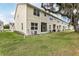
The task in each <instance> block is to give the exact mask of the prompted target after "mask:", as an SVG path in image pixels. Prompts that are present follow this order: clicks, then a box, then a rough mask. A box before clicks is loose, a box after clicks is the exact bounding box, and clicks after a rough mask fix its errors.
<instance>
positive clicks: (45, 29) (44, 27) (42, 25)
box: [41, 22, 47, 32]
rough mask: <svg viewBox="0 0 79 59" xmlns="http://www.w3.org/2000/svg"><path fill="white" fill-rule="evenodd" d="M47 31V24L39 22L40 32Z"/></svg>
mask: <svg viewBox="0 0 79 59" xmlns="http://www.w3.org/2000/svg"><path fill="white" fill-rule="evenodd" d="M46 31H47V23H44V22H41V32H46Z"/></svg>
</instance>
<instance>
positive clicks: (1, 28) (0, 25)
mask: <svg viewBox="0 0 79 59" xmlns="http://www.w3.org/2000/svg"><path fill="white" fill-rule="evenodd" d="M3 30H4V28H3V22H1V21H0V32H2V31H3Z"/></svg>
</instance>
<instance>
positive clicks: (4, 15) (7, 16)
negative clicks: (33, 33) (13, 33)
mask: <svg viewBox="0 0 79 59" xmlns="http://www.w3.org/2000/svg"><path fill="white" fill-rule="evenodd" d="M15 9H16V4H14V3H0V20H1V21H3V22H4V24H7V23H9V22H14V14H15Z"/></svg>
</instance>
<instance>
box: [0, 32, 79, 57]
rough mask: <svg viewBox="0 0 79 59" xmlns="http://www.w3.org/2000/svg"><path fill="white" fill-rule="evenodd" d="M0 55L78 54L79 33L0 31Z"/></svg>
mask: <svg viewBox="0 0 79 59" xmlns="http://www.w3.org/2000/svg"><path fill="white" fill-rule="evenodd" d="M0 55H1V56H28V55H31V56H51V55H52V56H54V55H56V56H60V55H72V56H73V55H79V33H75V32H60V33H48V34H42V35H34V36H26V39H24V38H23V36H22V35H19V34H16V33H11V32H1V33H0Z"/></svg>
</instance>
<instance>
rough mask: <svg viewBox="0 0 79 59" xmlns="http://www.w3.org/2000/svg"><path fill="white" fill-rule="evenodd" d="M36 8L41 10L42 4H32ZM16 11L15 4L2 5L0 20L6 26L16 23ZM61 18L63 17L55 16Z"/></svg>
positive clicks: (0, 7) (0, 4) (0, 5)
mask: <svg viewBox="0 0 79 59" xmlns="http://www.w3.org/2000/svg"><path fill="white" fill-rule="evenodd" d="M31 4H32V5H34V6H37V7H39V8H41V4H40V3H31ZM15 10H16V4H15V3H0V20H1V21H3V22H4V24H7V23H10V22H14V14H15ZM55 16H58V17H60V18H61V15H55Z"/></svg>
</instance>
